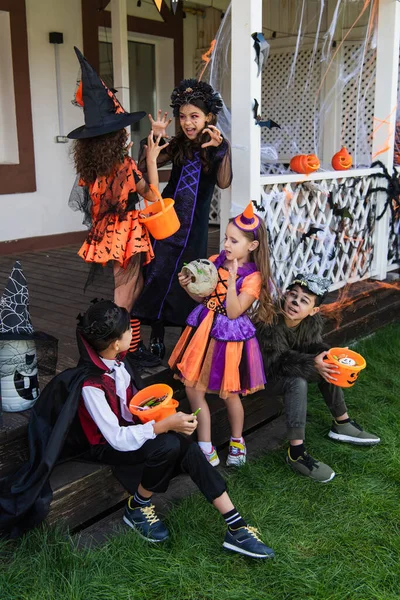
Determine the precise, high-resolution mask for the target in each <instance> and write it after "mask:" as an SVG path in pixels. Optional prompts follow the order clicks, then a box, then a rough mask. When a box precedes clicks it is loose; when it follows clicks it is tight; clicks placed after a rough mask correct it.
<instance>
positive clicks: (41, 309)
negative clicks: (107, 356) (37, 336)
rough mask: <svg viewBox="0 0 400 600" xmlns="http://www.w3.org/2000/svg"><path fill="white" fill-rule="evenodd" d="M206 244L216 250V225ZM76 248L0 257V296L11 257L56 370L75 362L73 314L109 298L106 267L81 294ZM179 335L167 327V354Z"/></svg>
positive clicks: (83, 272)
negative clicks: (50, 340)
mask: <svg viewBox="0 0 400 600" xmlns="http://www.w3.org/2000/svg"><path fill="white" fill-rule="evenodd" d="M208 246H209V247H208V255H209V256H210V255H211V254H216V253H217V252H218V251H219V250H218V248H219V227H216V226H213V227H210V229H209V244H208ZM77 249H78V248H77V247H76V246H66V247H63V248H56V249H53V250H44V251H37V252H26V253H22V254H20V255H18V256H16V255H9V256H2V257H0V295H1V294H2V292H3V289H4V286H5V285H6V283H7V280H8V277H9V275H10V272H11V269H12V267H13V264H14V262H15V260H17V259H18V260H20V261H21V264H22V268H23V272H24V274H25V277H26V280H27V282H28V289H29V300H30V314H31V319H32V324H33V326H34V328H35V330H37V331H44V332H45V333H48V334H51V335H54V336H55V337H56V338H57V339H58V340H59V346H58V351H59V356H58V371H62V370H63V369H66V368H68V367H71V366H75V364H76V361H77V357H78V354H77V349H76V342H75V327H76V317H77V315H78V314H79V313H80V312H83V311H85V310H86V308H87V306H88V304H89V302H90V300H91V299H92V298H96V297H97V298H105V299H108V298H110V299H112V297H113V282H112V278H111V276H110V275H111V273H110V271H109V270H108V269H105V273H106V274H105V276H104V278H103V280H102V281H100V282H96V286H95V287H93V286H92V287H88V289H87V290H86V293H84V291H83V288H84V284H85V281H86V277H87V266H86V264H85V263H84V262H83V261H82V260H81V259H80V258H79V257H78V256H77ZM149 332H150V330H149V328H148V327H143V331H142V335H143V339H144V340H145V342H146V343H147V341H148V337H149ZM179 334H180V330H179V329H178V328H168V330H167V335H166V346H167V356H169V354H170V352H171V350H172V348H173V346H174V345H175V343H176V341H177V339H178V336H179Z"/></svg>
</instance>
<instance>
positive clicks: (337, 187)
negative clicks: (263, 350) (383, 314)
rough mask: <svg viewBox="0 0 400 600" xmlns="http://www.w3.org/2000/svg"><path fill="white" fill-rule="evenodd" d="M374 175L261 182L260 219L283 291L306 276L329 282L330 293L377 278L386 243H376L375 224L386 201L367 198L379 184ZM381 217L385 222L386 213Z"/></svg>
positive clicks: (371, 171) (355, 173)
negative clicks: (294, 278) (266, 229)
mask: <svg viewBox="0 0 400 600" xmlns="http://www.w3.org/2000/svg"><path fill="white" fill-rule="evenodd" d="M378 172H380V170H379V169H362V170H361V169H358V170H350V171H347V172H345V173H344V172H340V173H338V172H336V171H332V172H321V173H315V174H313V175H312V176H310V177H305V176H299V175H279V176H267V177H261V207H260V209H261V212H260V214H261V215H264V218H265V222H266V225H267V228H268V232H269V241H270V252H271V266H272V270H273V274H274V277H275V280H276V282H277V284H278V285H279V286H280V287H281V288H285V287H286V286H287V285H288V283H289V282H290V281H291V279H292V278H293V276H294V275H296V274H298V273H301V272H304V271H306V272H312V273H315V274H318V275H320V276H325V277H328V278H329V279H330V280H331V281H332V287H331V289H332V290H334V289H338V288H340V287H342V286H344V285H345V284H346V283H353V282H355V281H359V280H361V279H365V278H368V277H376V276H378V275H379V269H378V265H379V264H381V261H382V256H381V254H382V253H384V254H385V257H384V260H385V261H386V260H387V259H386V257H387V249H388V239H387V236H386V239H383V240H379V239H378V238H377V230H378V228H376V227H375V225H376V217H377V215H379V214H380V212H381V207H382V205H383V203H384V200H385V199H384V197H378V194H376V193H372V194H370V195H368V191H369V190H370V189H371V188H373V187H376V185H382V183H381V182H379V183H376V180H375V182H374V179H373V178H372V177H371V175H373V174H374V173H378ZM299 177H300V179H299ZM311 177H312V178H311ZM378 202H379V207H377V204H378ZM383 218H386V219H388V218H389V217H388V214H386V215H385V216H384V217H383ZM393 264H394V263H393ZM393 268H396V267H395V266H394V267H393Z"/></svg>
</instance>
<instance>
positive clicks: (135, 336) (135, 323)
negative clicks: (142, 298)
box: [129, 319, 140, 352]
mask: <svg viewBox="0 0 400 600" xmlns="http://www.w3.org/2000/svg"><path fill="white" fill-rule="evenodd" d="M131 327H132V339H131V345H130V346H129V352H136V350H137V349H138V347H139V342H140V321H139V319H131Z"/></svg>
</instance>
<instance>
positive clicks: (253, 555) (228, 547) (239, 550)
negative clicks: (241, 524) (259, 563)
mask: <svg viewBox="0 0 400 600" xmlns="http://www.w3.org/2000/svg"><path fill="white" fill-rule="evenodd" d="M222 545H223V547H224V548H226V549H227V550H232V551H233V552H237V553H238V554H244V555H246V556H251V557H252V558H274V557H273V556H268V555H266V554H254V553H253V552H248V551H247V550H244V549H243V548H238V547H237V546H233V545H232V544H229V543H228V542H224V543H223V544H222Z"/></svg>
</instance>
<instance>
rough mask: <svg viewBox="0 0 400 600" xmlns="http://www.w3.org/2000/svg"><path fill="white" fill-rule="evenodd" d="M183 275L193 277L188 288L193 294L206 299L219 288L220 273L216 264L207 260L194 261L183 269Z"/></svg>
mask: <svg viewBox="0 0 400 600" xmlns="http://www.w3.org/2000/svg"><path fill="white" fill-rule="evenodd" d="M182 273H183V274H184V275H186V276H187V277H191V282H190V283H189V285H188V286H187V289H188V291H189V292H190V293H191V294H195V295H196V296H200V297H201V298H206V297H207V296H209V295H210V294H211V293H212V292H213V291H214V290H215V288H216V287H217V283H218V271H217V269H216V267H215V265H214V263H212V262H211V261H210V260H207V259H206V258H200V259H199V260H192V262H190V263H188V264H187V265H185V266H184V267H183V268H182Z"/></svg>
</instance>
